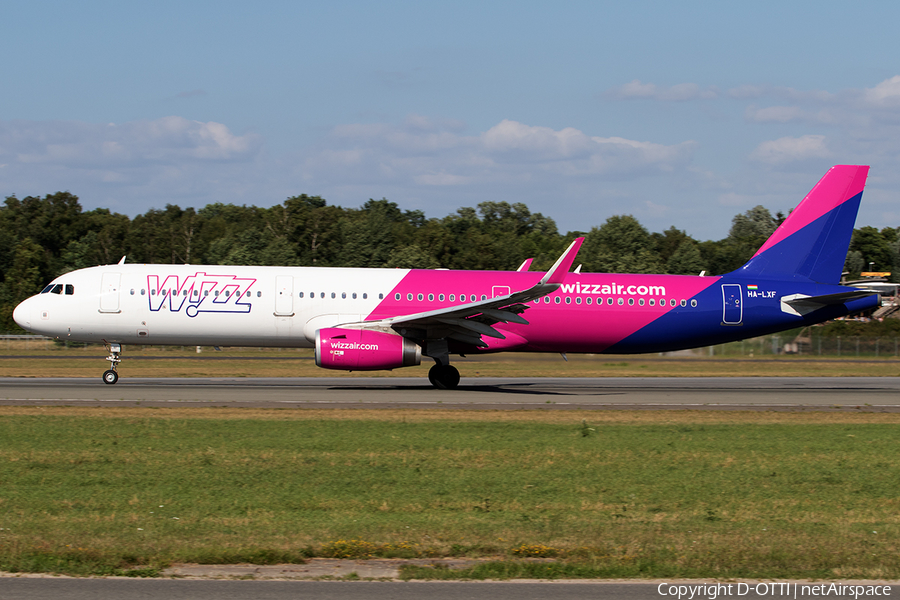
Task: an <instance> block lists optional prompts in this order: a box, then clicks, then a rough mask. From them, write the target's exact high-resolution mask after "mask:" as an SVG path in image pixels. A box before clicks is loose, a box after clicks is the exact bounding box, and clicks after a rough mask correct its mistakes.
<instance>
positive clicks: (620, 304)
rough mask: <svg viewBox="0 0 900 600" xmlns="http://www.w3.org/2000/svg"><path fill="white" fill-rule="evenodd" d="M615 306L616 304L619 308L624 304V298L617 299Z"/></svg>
mask: <svg viewBox="0 0 900 600" xmlns="http://www.w3.org/2000/svg"><path fill="white" fill-rule="evenodd" d="M617 304H618V305H619V306H622V305H623V304H625V298H619V300H618V302H617Z"/></svg>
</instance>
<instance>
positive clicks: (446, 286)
mask: <svg viewBox="0 0 900 600" xmlns="http://www.w3.org/2000/svg"><path fill="white" fill-rule="evenodd" d="M868 170H869V167H867V166H852V165H838V166H834V167H832V168H831V169H830V170H829V171H828V172H827V173H826V174H825V176H824V177H822V179H821V180H820V181H819V182H818V183H817V184H816V186H815V187H814V188H813V189H812V191H810V192H809V194H808V195H807V196H806V197H805V198H804V199H803V201H802V202H801V203H800V204H799V205H798V206H797V208H796V209H795V210H794V211H793V212H791V214H790V215H789V216H788V218H787V219H785V220H784V222H783V223H782V224H781V225H780V226H779V227H778V229H777V230H776V231H775V232H774V233H773V234H772V236H771V237H769V239H768V240H767V241H766V242H765V243H764V244H763V245H762V247H761V248H760V249H759V250H758V251H757V252H756V253H755V254H754V255H753V257H752V258H751V259H750V260H749V261H748V262H747V263H746V264H745V265H744V266H742V267H741V268H739V269H737V270H735V271H733V272H731V273H728V274H725V275H721V276H705V275H704V274H703V273H701V275H699V276H686V275H644V274H618V273H617V274H610V273H580V272H579V271H580V265H579V267H578V268H577V269H576V270H575V272H569V270H570V268H571V266H572V264H573V263H574V261H575V258H576V255H577V253H578V250H579V248H580V247H581V244H582V242H583V241H584V238H581V237H579V238H576V239H575V240H574V241H573V242H572V243H571V244H570V245H569V247H568V248H567V249H566V250H565V251H564V252H563V253H562V255H561V256H560V257H559V258H558V259H557V261H556V262H555V263H554V264H553V266H552V267H551V268H550V270H548V271H547V272H546V273H541V272H535V271H529V270H528V269H529V267H530V264H531V263H530V261H525V263H523V264H522V266H521V267H519V269H518V270H516V271H462V270H447V269H356V268H332V267H256V266H221V265H164V264H125V262H124V261H125V258H124V257H123V258H122V261H120V262H119V263H118V264H115V265H104V266H96V267H91V268H87V269H79V270H76V271H72V272H70V273H66V274H65V275H61V276H59V277H57V278H56V279H54V280H53V281H52V282H50V284H48V285H47V286H46V287H45V288H44V289H43V290H42V291H41V292H40V293H39V294H36V295H34V296H32V297H30V298H28V299H26V300H24V301H23V302H22V303H21V304H19V305H18V306H17V307H16V308H15V311H14V313H13V318H14V319H15V321H16V323H18V324H19V325H20V326H21V327H22V328H23V329H26V330H28V331H31V332H34V333H38V334H43V335H46V336H50V337H53V338H55V339H58V340H70V341H75V342H102V343H103V344H105V345H106V347H107V349H108V351H109V356H108V357H107V358H106V360H108V361H109V363H110V368H109V369H108V370H106V371H105V372H104V373H103V381H104V382H105V383H107V384H114V383H116V382H117V381H118V379H119V375H118V371H117V368H118V365H119V363H120V362H121V361H122V356H121V355H122V347H123V346H124V345H126V344H142V345H153V344H164V345H192V346H193V345H197V346H257V347H258V346H268V347H292V348H297V347H299V348H310V347H311V348H314V349H315V360H316V364H317V365H318V366H319V367H323V368H325V369H337V370H346V371H372V370H391V369H397V368H401V367H407V366H413V365H418V364H420V363H421V361H422V358H423V357H428V358H430V359H432V360H433V361H434V363H435V364H434V366H432V367H431V369H430V371H429V373H428V379H429V380H430V381H431V383H432V385H433V386H434V387H436V388H440V389H453V388H456V387H457V386H458V385H459V381H460V374H459V371H458V370H457V369H456V367H454V366H453V365H451V364H450V357H451V355H462V356H465V355H466V354H477V353H491V352H559V353H562V354H563V356H565V353H568V352H575V353H599V354H604V353H607V354H633V353H645V352H666V351H673V350H680V349H685V348H695V347H702V346H709V345H713V344H721V343H724V342H730V341H735V340H741V339H745V338H750V337H756V336H760V335H765V334H770V333H774V332H777V331H782V330H785V329H792V328H795V327H802V326H807V325H811V324H814V323H820V322H823V321H826V320H829V319H834V318H836V317H841V316H845V315H848V314H851V313H857V312H860V311H863V310H866V309H869V308H874V307H876V306H877V304H878V296H877V294H873V292H871V291H870V290H860V289H855V288H850V287H845V286H841V285H839V281H840V277H841V273H842V270H843V266H844V260H845V257H846V254H847V249H848V246H849V243H850V236H851V234H852V232H853V225H854V222H855V220H856V214H857V211H858V209H859V203H860V199H861V198H862V192H863V188H864V187H865V182H866V177H867V175H868Z"/></svg>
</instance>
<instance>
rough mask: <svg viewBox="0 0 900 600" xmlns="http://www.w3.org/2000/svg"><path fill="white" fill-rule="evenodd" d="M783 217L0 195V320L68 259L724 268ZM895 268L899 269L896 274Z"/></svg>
mask: <svg viewBox="0 0 900 600" xmlns="http://www.w3.org/2000/svg"><path fill="white" fill-rule="evenodd" d="M783 220H784V217H783V215H781V214H780V213H778V214H776V215H774V216H773V215H772V214H771V213H770V212H769V211H768V210H767V209H766V208H764V207H762V206H757V207H755V208H753V209H750V210H748V211H746V212H745V213H742V214H739V215H736V216H735V217H734V219H733V220H732V226H731V230H730V231H729V234H728V236H727V237H725V238H724V239H721V240H718V241H698V240H695V239H694V238H692V237H691V236H689V235H688V234H687V233H686V232H684V231H681V230H679V229H676V228H675V227H670V228H669V229H667V230H665V231H663V232H661V233H651V232H649V231H648V230H647V229H646V228H645V227H644V226H643V225H641V224H640V223H639V222H638V220H637V219H635V218H634V217H633V216H631V215H615V216H612V217H610V218H609V219H607V220H606V222H605V223H603V224H601V225H598V226H595V227H591V228H590V230H589V231H587V232H579V231H573V232H568V233H566V234H561V233H560V232H559V231H558V230H557V227H556V223H555V222H554V221H553V219H551V218H549V217H545V216H544V215H542V214H541V213H532V212H531V211H530V210H529V209H528V207H527V206H526V205H524V204H521V203H513V204H510V203H507V202H482V203H481V204H479V205H478V206H477V207H476V208H471V207H464V208H460V209H458V210H457V211H456V212H455V213H453V214H451V215H449V216H446V217H443V218H426V217H425V214H424V213H423V212H422V211H418V210H402V209H401V208H400V207H399V206H398V205H397V204H396V203H394V202H391V201H389V200H387V199H386V198H382V199H381V200H369V201H368V202H366V203H365V204H364V205H362V206H361V207H359V208H342V207H339V206H332V205H329V204H328V203H327V202H326V201H325V199H323V198H321V197H319V196H308V195H306V194H301V195H299V196H293V197H290V198H288V199H286V200H285V201H284V202H283V203H281V204H279V205H276V206H272V207H270V208H259V207H256V206H246V205H244V206H236V205H233V204H220V203H216V204H209V205H207V206H204V207H203V208H201V209H199V210H195V209H193V208H186V209H182V208H180V207H178V206H176V205H171V204H169V205H166V207H165V208H164V209H151V210H149V211H147V212H146V213H144V214H141V215H138V216H136V217H134V218H133V219H132V218H129V217H128V216H126V215H121V214H118V213H113V212H110V211H109V210H107V209H103V208H98V209H94V210H90V211H85V210H83V209H82V207H81V204H80V203H79V201H78V197H77V196H75V195H73V194H70V193H68V192H58V193H56V194H51V195H47V196H45V197H44V198H39V197H33V196H28V197H26V198H22V199H18V198H16V197H15V196H10V197H7V198H6V200H5V202H4V204H3V206H0V329H5V330H15V329H17V327H16V326H15V324H14V322H13V321H12V311H13V308H14V307H15V306H16V304H17V303H18V302H20V301H21V300H23V299H24V298H27V297H28V296H30V295H32V294H35V293H37V292H38V291H40V289H41V288H42V287H43V285H44V284H46V282H48V281H50V280H51V279H53V278H54V277H57V276H59V275H61V274H63V273H66V272H68V271H72V270H74V269H81V268H84V267H90V266H94V265H99V264H110V263H115V262H118V261H119V260H120V259H121V258H122V257H123V256H127V262H133V263H172V264H183V263H192V264H213V265H284V266H288V265H297V266H341V267H389V268H393V267H400V268H425V269H430V268H448V269H495V270H511V269H515V268H517V267H518V266H519V265H520V264H521V263H522V261H523V260H524V259H526V258H534V264H533V266H532V269H534V270H541V269H547V268H549V267H550V265H551V264H552V263H553V261H554V260H555V259H556V257H557V256H559V254H560V253H561V252H562V250H563V249H564V248H565V246H566V244H567V243H568V242H569V241H571V239H572V238H574V237H576V236H577V235H584V236H585V243H584V247H583V248H582V250H581V252H580V253H579V255H578V260H579V261H580V262H581V263H582V264H583V267H582V271H583V272H608V273H674V274H697V273H699V272H700V271H706V272H707V273H708V274H722V273H727V272H729V271H732V270H734V269H736V268H738V267H740V266H741V265H742V264H744V262H746V261H747V260H748V259H749V258H750V256H752V255H753V253H754V252H755V251H756V250H757V249H758V248H759V247H760V246H761V245H762V243H763V242H764V241H765V239H766V238H767V237H768V236H769V235H770V234H771V233H772V232H773V231H774V230H775V228H776V227H777V226H778V225H779V224H780V223H781V221H783ZM898 234H900V228H897V229H892V228H890V227H886V228H884V229H881V230H878V229H876V228H874V227H862V228H859V229H856V230H855V231H854V235H853V241H852V242H851V245H850V252H849V253H848V256H847V263H846V270H848V271H850V272H851V277H855V276H857V275H858V274H859V272H860V271H865V270H869V267H872V268H873V269H875V270H879V271H891V272H893V273H895V274H897V273H898V271H900V235H898ZM894 277H896V275H894Z"/></svg>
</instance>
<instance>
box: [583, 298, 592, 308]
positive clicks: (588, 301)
mask: <svg viewBox="0 0 900 600" xmlns="http://www.w3.org/2000/svg"><path fill="white" fill-rule="evenodd" d="M591 302H592V300H591V297H590V296H588V297H587V298H586V299H585V303H586V304H587V305H588V306H590V305H591Z"/></svg>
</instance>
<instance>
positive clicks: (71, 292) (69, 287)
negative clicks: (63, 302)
mask: <svg viewBox="0 0 900 600" xmlns="http://www.w3.org/2000/svg"><path fill="white" fill-rule="evenodd" d="M73 295H75V286H74V285H72V284H71V283H67V284H66V296H73ZM131 295H132V296H133V295H134V290H131Z"/></svg>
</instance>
